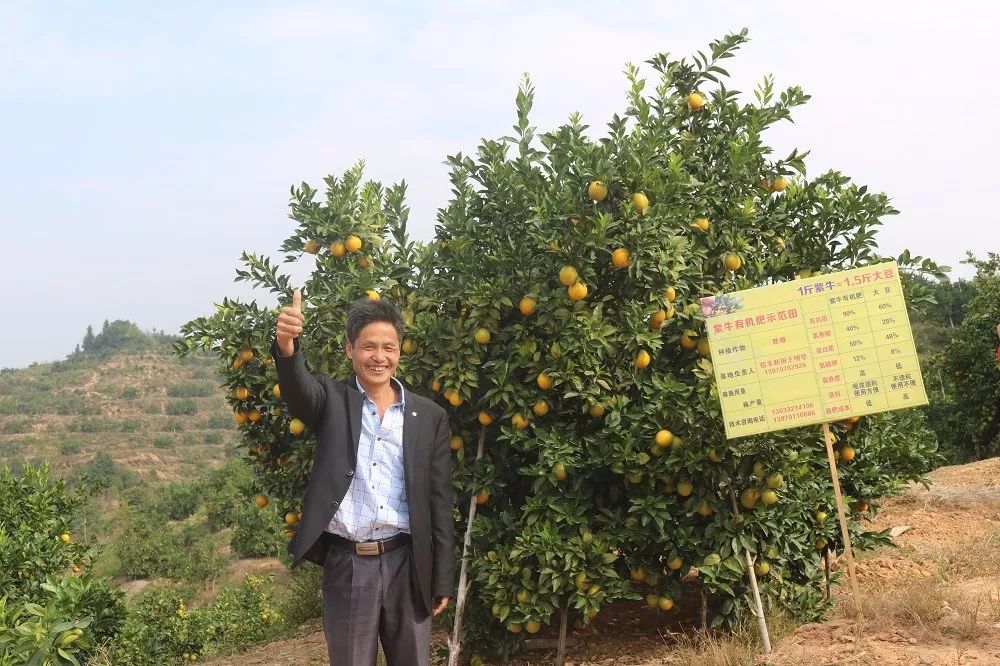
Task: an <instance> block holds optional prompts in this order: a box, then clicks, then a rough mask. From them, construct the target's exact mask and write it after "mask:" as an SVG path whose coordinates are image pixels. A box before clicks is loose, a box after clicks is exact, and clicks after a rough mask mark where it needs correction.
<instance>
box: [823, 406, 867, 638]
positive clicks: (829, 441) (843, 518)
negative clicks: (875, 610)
mask: <svg viewBox="0 0 1000 666" xmlns="http://www.w3.org/2000/svg"><path fill="white" fill-rule="evenodd" d="M834 440H835V437H834V435H833V433H832V432H831V431H830V424H829V423H824V424H823V441H824V442H826V459H827V462H829V463H830V478H831V479H832V480H833V495H834V497H835V498H836V500H837V517H838V518H839V519H840V535H841V536H842V537H843V539H844V557H846V558H847V576H848V578H850V581H851V593H852V594H853V595H854V607H855V609H856V610H857V612H858V619H859V620H863V619H864V614H863V613H862V611H861V595H860V594H859V593H858V577H857V574H856V573H855V571H854V549H853V548H852V547H851V535H850V533H849V532H848V531H847V512H846V511H845V510H844V497H843V494H842V493H841V492H840V477H839V476H838V474H837V460H836V457H835V456H834V454H833V442H834Z"/></svg>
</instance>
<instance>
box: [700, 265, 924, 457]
mask: <svg viewBox="0 0 1000 666" xmlns="http://www.w3.org/2000/svg"><path fill="white" fill-rule="evenodd" d="M701 308H702V314H703V315H704V316H705V319H706V326H707V329H708V339H709V343H710V345H711V349H712V364H713V366H714V369H715V379H716V382H717V385H718V390H719V399H720V402H721V403H722V413H723V417H724V419H725V428H726V436H727V437H728V438H733V437H742V436H745V435H753V434H757V433H762V432H769V431H772V430H781V429H784V428H794V427H797V426H803V425H809V424H818V423H826V422H830V421H838V420H842V419H844V418H847V417H851V416H861V415H864V414H872V413H875V412H883V411H888V410H891V409H901V408H904V407H916V406H919V405H925V404H927V394H926V392H925V390H924V384H923V379H922V377H921V375H920V366H919V364H918V362H917V352H916V348H915V346H914V344H913V334H912V332H911V331H910V322H909V317H908V316H907V312H906V304H905V303H904V301H903V291H902V285H901V284H900V280H899V268H898V267H897V266H896V264H895V263H894V262H889V263H883V264H878V265H875V266H868V267H865V268H856V269H852V270H848V271H841V272H838V273H829V274H824V275H819V276H815V277H811V278H807V279H802V280H794V281H791V282H782V283H780V284H774V285H768V286H764V287H758V288H756V289H747V290H745V291H738V292H733V293H729V294H723V295H720V296H710V297H706V298H703V299H701Z"/></svg>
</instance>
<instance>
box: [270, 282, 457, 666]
mask: <svg viewBox="0 0 1000 666" xmlns="http://www.w3.org/2000/svg"><path fill="white" fill-rule="evenodd" d="M301 298H302V297H301V294H300V293H299V291H298V290H296V291H295V293H294V295H293V297H292V305H291V306H290V307H285V308H283V309H282V311H281V314H280V315H279V316H278V324H277V335H276V338H275V342H274V348H273V350H272V353H273V356H274V361H275V365H276V367H277V370H278V381H279V384H280V386H281V395H282V397H283V398H284V400H285V403H286V404H287V405H288V411H289V413H290V414H291V415H292V416H294V417H296V418H298V419H299V420H301V421H303V422H304V423H305V424H306V426H307V427H309V428H310V429H311V430H312V431H313V432H314V433H315V434H316V454H315V460H314V462H313V468H312V473H311V475H310V478H309V483H308V485H307V487H306V492H305V496H304V497H303V500H302V521H301V523H300V524H299V527H298V530H297V532H296V534H295V537H294V538H293V539H292V541H291V543H290V544H289V552H290V553H291V554H292V556H293V563H292V566H298V564H300V563H301V562H302V560H304V559H305V560H309V561H311V562H315V563H317V564H319V565H321V566H323V621H324V629H325V632H326V640H327V648H328V650H329V655H330V663H331V664H332V665H333V666H368V665H374V664H375V657H376V647H377V643H378V639H379V638H381V641H382V647H383V650H384V651H385V655H386V659H387V661H388V663H389V666H411V665H424V664H427V663H428V660H429V657H430V625H431V617H432V615H437V614H438V613H440V612H441V611H443V610H444V609H445V607H446V606H447V605H448V601H449V598H450V596H451V593H452V589H453V584H454V582H453V579H454V515H453V513H452V487H451V455H450V454H451V451H450V448H449V440H450V430H449V426H448V416H447V413H446V412H445V411H444V410H443V409H442V408H441V407H440V406H438V405H437V404H435V403H434V402H433V401H431V400H428V399H426V398H423V397H421V396H418V395H416V394H414V393H412V392H410V391H409V390H407V389H405V388H404V387H403V385H402V384H401V383H400V382H399V381H398V380H397V379H395V378H394V377H393V376H392V375H393V372H394V371H395V369H396V365H397V363H398V362H399V353H400V343H401V340H402V338H403V320H402V318H401V317H400V315H399V313H398V312H397V311H396V309H395V308H394V307H392V306H391V305H389V304H388V303H386V302H384V301H375V300H370V299H366V300H363V301H359V302H358V303H355V304H354V306H353V307H352V308H351V310H350V312H349V313H348V316H347V340H346V344H345V350H346V353H347V355H348V357H350V359H351V361H352V363H353V365H354V372H355V375H354V376H352V377H350V378H349V379H348V380H347V381H344V382H341V381H338V380H335V379H330V378H329V377H324V376H322V375H316V376H314V375H312V374H311V373H310V372H309V371H308V370H307V369H306V367H305V363H304V361H303V359H302V353H301V351H300V350H299V340H298V337H299V335H300V334H301V333H302V326H303V323H304V320H303V317H302V308H301Z"/></svg>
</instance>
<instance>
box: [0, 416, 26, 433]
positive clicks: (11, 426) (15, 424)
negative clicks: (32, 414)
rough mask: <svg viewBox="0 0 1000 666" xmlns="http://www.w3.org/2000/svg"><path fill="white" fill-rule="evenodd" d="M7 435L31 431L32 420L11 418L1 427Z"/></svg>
mask: <svg viewBox="0 0 1000 666" xmlns="http://www.w3.org/2000/svg"><path fill="white" fill-rule="evenodd" d="M0 430H2V432H3V433H4V434H5V435H18V434H23V433H28V432H31V430H32V428H31V421H29V420H28V419H10V420H9V421H6V422H5V423H4V424H3V428H2V429H0Z"/></svg>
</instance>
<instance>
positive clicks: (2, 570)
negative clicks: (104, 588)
mask: <svg viewBox="0 0 1000 666" xmlns="http://www.w3.org/2000/svg"><path fill="white" fill-rule="evenodd" d="M87 492H88V491H87V489H86V488H80V489H76V490H72V491H71V490H70V489H68V488H67V486H66V482H65V481H63V480H62V479H57V478H55V477H53V476H52V474H51V471H50V469H49V466H48V465H43V466H40V467H36V466H34V465H31V464H27V465H25V466H24V469H23V473H21V474H17V473H15V471H14V470H12V469H11V468H10V467H9V466H6V465H4V466H0V563H2V565H0V590H2V591H3V595H4V596H7V597H8V600H9V601H19V600H27V599H33V598H36V597H37V595H39V594H40V592H41V585H42V583H43V582H44V581H45V579H46V578H47V577H48V576H51V575H60V574H62V573H64V572H66V571H67V570H69V568H70V567H71V566H73V565H74V564H76V563H79V562H82V561H83V560H84V556H85V554H86V551H87V549H86V547H85V546H84V545H83V544H81V543H80V542H79V541H78V540H77V539H75V538H74V536H73V535H72V534H71V526H72V520H73V514H74V513H75V512H76V511H77V509H79V508H80V506H82V505H83V503H84V502H85V501H86V496H87ZM62 535H65V536H64V537H63V536H62ZM61 537H62V538H61Z"/></svg>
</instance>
